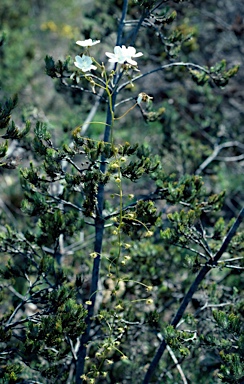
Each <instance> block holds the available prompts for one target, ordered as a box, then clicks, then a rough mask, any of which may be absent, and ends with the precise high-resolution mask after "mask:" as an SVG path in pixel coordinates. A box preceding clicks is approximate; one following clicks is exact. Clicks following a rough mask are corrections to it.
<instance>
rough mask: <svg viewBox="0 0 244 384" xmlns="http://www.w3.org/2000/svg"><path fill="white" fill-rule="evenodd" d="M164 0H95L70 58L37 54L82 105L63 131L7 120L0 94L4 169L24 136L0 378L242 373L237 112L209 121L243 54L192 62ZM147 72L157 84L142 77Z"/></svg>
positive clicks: (189, 38)
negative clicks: (80, 117)
mask: <svg viewBox="0 0 244 384" xmlns="http://www.w3.org/2000/svg"><path fill="white" fill-rule="evenodd" d="M165 3H168V2H167V1H166V2H162V1H153V2H152V1H150V2H148V1H133V2H128V1H126V0H124V1H116V2H112V3H111V4H106V3H101V2H99V1H95V2H94V7H93V8H92V9H91V10H90V20H92V18H93V19H96V20H95V21H96V22H95V23H92V22H91V23H90V24H89V23H88V24H86V25H85V27H84V30H83V31H82V33H83V36H84V38H85V40H84V41H83V45H82V48H80V47H79V51H78V48H77V47H76V48H77V50H76V51H75V48H72V49H74V52H75V53H74V54H77V55H79V56H78V57H80V61H79V63H80V67H79V66H75V65H74V60H73V59H71V57H67V58H66V59H65V60H57V61H56V60H55V59H54V58H53V57H52V56H50V55H47V56H46V59H45V63H46V73H47V75H48V76H50V77H51V78H52V79H55V80H54V81H56V88H57V89H62V92H63V95H64V96H65V95H66V91H67V98H69V97H70V94H72V95H73V96H74V95H75V98H78V99H79V103H80V106H81V107H82V106H83V105H84V104H87V103H88V104H89V106H90V109H91V112H92V113H91V114H89V117H88V118H87V119H86V121H85V122H84V124H81V125H78V126H74V127H73V131H72V132H71V133H69V132H66V135H63V136H62V135H61V134H60V132H58V133H57V134H55V132H52V129H50V126H49V125H48V124H47V123H44V122H40V121H35V122H34V121H33V122H32V127H31V123H30V122H26V123H25V124H24V126H22V127H21V128H18V127H17V125H16V124H15V123H14V121H13V120H12V119H11V112H12V111H13V109H14V108H15V107H16V104H17V98H16V97H13V98H12V99H8V100H6V101H4V102H3V103H2V104H1V106H0V127H1V129H3V135H2V136H1V137H2V139H3V142H2V144H1V147H0V156H1V158H2V159H3V160H2V161H1V170H3V171H2V172H3V173H2V175H1V177H2V178H4V177H5V175H6V173H4V172H6V169H13V172H14V168H15V167H16V162H14V161H13V160H12V159H11V158H10V159H9V156H8V148H9V147H11V148H12V154H13V155H12V156H13V158H14V153H15V152H16V151H17V150H19V149H21V150H22V152H21V153H22V155H21V160H20V161H21V166H20V167H19V174H20V176H19V180H20V185H21V188H22V193H23V198H22V197H21V203H20V207H21V213H20V212H19V211H18V212H17V213H16V212H14V213H11V214H10V213H9V210H8V209H7V208H6V207H7V205H5V209H2V210H1V216H0V229H1V231H0V238H1V244H0V253H1V258H2V263H1V270H0V278H1V303H2V310H1V319H0V338H1V340H0V355H1V360H0V379H1V382H3V383H34V382H36V383H43V384H44V383H45V384H49V383H60V384H61V383H76V384H80V383H86V382H87V383H114V382H120V383H143V384H146V383H149V382H150V383H157V382H164V383H177V382H182V381H183V382H199V383H206V380H208V382H211V383H221V382H223V383H241V382H242V381H243V376H244V362H243V338H244V335H243V325H242V324H243V299H242V296H241V293H242V290H243V281H242V280H241V273H242V271H243V268H244V265H243V236H244V235H243V231H242V230H241V223H242V220H243V215H244V213H243V208H242V210H240V213H239V215H238V214H237V211H238V210H239V209H240V208H241V203H240V198H241V196H242V195H241V192H240V184H239V176H240V169H239V162H240V161H241V160H242V159H243V158H242V154H241V150H242V149H243V145H242V144H241V142H240V135H239V126H236V128H235V129H233V131H231V132H228V134H227V133H224V134H220V125H221V124H222V123H223V120H222V119H223V114H222V110H221V108H222V106H221V96H219V94H218V92H219V90H217V88H216V87H220V89H221V90H222V88H223V87H224V86H226V85H227V84H228V82H229V81H230V82H231V81H233V79H232V78H233V76H235V75H236V74H237V72H238V68H239V65H238V64H234V65H232V67H229V66H228V68H227V64H226V61H225V60H224V59H222V60H219V61H218V62H217V63H211V65H205V64H195V61H194V60H193V61H192V60H191V54H193V55H195V54H196V52H197V49H198V45H197V30H196V28H194V27H192V26H190V25H188V24H187V23H186V19H185V18H186V16H185V15H187V13H188V12H190V11H189V9H188V8H187V7H186V6H185V5H184V2H181V1H174V2H169V4H165ZM178 3H179V4H178ZM181 3H182V4H181ZM193 3H194V2H193ZM193 5H194V4H193ZM95 15H96V17H95ZM114 15H116V17H113V16H114ZM177 15H179V16H177ZM86 17H88V12H87V14H86ZM178 17H179V21H178ZM181 19H183V22H181ZM117 20H119V21H117ZM49 27H50V25H49ZM115 31H117V35H116V37H115V34H114V33H115ZM90 37H96V38H97V39H101V40H102V41H101V44H99V45H97V44H98V42H97V41H96V42H94V43H93V42H92V40H91V41H90V40H88V39H90ZM111 42H112V43H111ZM78 45H80V44H78ZM93 45H94V46H93ZM128 45H130V46H134V45H136V47H137V51H139V52H137V51H136V50H134V49H129V48H128ZM101 46H102V47H103V48H100V47H101ZM113 46H117V47H118V46H119V47H122V48H121V49H120V50H118V49H117V50H116V49H115V50H114V53H111V51H112V49H111V47H113ZM149 46H150V49H149ZM144 47H145V50H144ZM81 51H82V52H81ZM140 51H142V52H140ZM136 52H137V53H136ZM107 53H108V54H107ZM142 53H143V55H142ZM188 55H189V59H188ZM179 56H180V61H177V60H178V57H179ZM76 57H77V56H76ZM111 57H112V58H113V59H114V61H115V63H113V64H112V65H111V60H110V63H109V62H108V61H107V60H108V58H110V59H111ZM82 58H83V60H86V66H84V67H83V66H82V65H83V64H82ZM87 58H88V59H89V60H87ZM197 59H199V58H198V57H197ZM135 60H136V64H134V62H135ZM112 61H113V60H112ZM116 61H117V62H116ZM76 62H77V59H76ZM197 62H200V61H199V60H197ZM89 66H90V70H89V69H87V67H89ZM94 67H95V68H96V69H94ZM138 68H139V69H138ZM140 71H141V72H140ZM155 74H160V77H164V78H165V80H164V83H163V84H165V85H167V86H165V89H162V87H161V85H160V86H158V85H157V87H155V92H154V90H153V87H152V88H151V89H150V87H149V89H148V90H147V89H145V87H146V86H147V79H148V78H150V79H151V78H153V76H154V75H155ZM141 80H143V82H142V81H141ZM194 83H196V84H194ZM141 84H143V88H142V86H141ZM171 84H176V85H177V87H175V86H174V85H172V86H171ZM181 90H183V91H182V94H181ZM145 91H147V92H149V94H147V93H145ZM70 92H71V93H70ZM215 92H216V94H215ZM151 94H153V95H154V96H153V97H152V96H151ZM155 99H156V102H154V100H155ZM162 99H163V100H162ZM192 99H194V100H196V102H195V104H196V105H197V107H198V108H199V107H200V111H199V110H198V111H197V113H193V110H192V104H193V103H192V102H191V100H192ZM172 100H173V102H172ZM69 102H70V100H69ZM128 105H129V106H128ZM126 106H127V107H126ZM98 108H100V111H101V112H100V113H101V114H100V115H99V116H101V117H103V120H102V121H100V120H99V121H97V119H96V111H97V110H98ZM84 110H85V111H84V113H85V112H86V110H87V107H86V106H84ZM94 116H95V117H94ZM125 117H126V120H127V123H124V120H125ZM69 124H70V123H69ZM93 124H96V125H98V126H101V128H102V129H103V138H101V137H100V134H99V135H96V132H93V130H92V127H93ZM226 124H227V123H226ZM31 128H32V129H31ZM143 133H145V136H146V138H145V139H144V138H143V137H142V136H143V135H142V134H143ZM61 136H62V137H61ZM124 138H126V139H125V140H124ZM134 138H136V141H137V142H136V143H135V142H134ZM221 151H226V156H225V157H221V156H220V155H219V154H220V152H221ZM230 158H231V159H232V160H230V161H231V163H232V164H234V165H233V169H234V171H235V172H236V175H237V176H238V177H236V180H235V182H236V186H235V187H234V191H235V197H233V196H232V195H231V193H232V192H233V191H231V188H230V186H229V185H228V182H226V183H225V185H227V190H226V191H224V188H222V184H221V180H224V179H225V177H226V170H225V169H224V165H225V164H226V163H228V161H229V159H230ZM226 159H228V160H226ZM237 196H240V198H239V199H237ZM230 202H231V204H232V206H233V205H234V209H233V210H232V214H230V213H229V212H228V210H227V209H226V206H228V204H229V205H230V206H231V204H230ZM233 216H234V218H233V219H232V220H230V219H231V218H232V217H233ZM12 217H14V221H12V220H11V218H12ZM15 223H17V225H15ZM166 350H167V352H168V353H167V355H166V354H165V355H164V352H165V351H166Z"/></svg>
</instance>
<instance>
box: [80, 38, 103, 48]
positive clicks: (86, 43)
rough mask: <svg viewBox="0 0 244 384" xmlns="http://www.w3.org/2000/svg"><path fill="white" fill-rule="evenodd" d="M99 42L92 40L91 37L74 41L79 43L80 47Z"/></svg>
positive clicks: (90, 45)
mask: <svg viewBox="0 0 244 384" xmlns="http://www.w3.org/2000/svg"><path fill="white" fill-rule="evenodd" d="M99 43H100V40H92V39H87V40H78V41H77V42H76V44H77V45H80V46H81V47H92V46H93V45H96V44H99Z"/></svg>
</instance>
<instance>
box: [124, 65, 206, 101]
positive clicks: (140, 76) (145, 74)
mask: <svg viewBox="0 0 244 384" xmlns="http://www.w3.org/2000/svg"><path fill="white" fill-rule="evenodd" d="M171 67H192V68H195V69H199V70H200V71H203V72H205V73H207V74H209V70H208V69H206V68H204V67H202V66H201V65H198V64H194V63H184V62H175V63H169V64H165V65H162V66H161V67H158V68H155V69H152V70H151V71H148V72H146V73H143V74H142V75H139V76H137V77H135V78H134V79H131V80H130V81H126V82H125V83H123V84H121V86H120V87H118V90H117V92H118V93H119V92H120V91H121V90H122V89H123V88H125V87H126V86H127V85H129V84H131V83H134V82H135V81H138V80H140V79H142V78H143V77H146V76H149V75H151V74H152V73H155V72H159V71H163V70H164V69H167V68H171Z"/></svg>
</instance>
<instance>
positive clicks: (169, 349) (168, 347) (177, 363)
mask: <svg viewBox="0 0 244 384" xmlns="http://www.w3.org/2000/svg"><path fill="white" fill-rule="evenodd" d="M166 348H167V350H168V352H169V354H170V356H171V358H172V360H173V362H174V363H175V366H176V368H177V369H178V371H179V374H180V376H181V378H182V381H183V383H184V384H187V383H188V382H187V380H186V377H185V374H184V372H183V370H182V368H181V366H180V364H179V362H178V360H177V358H176V356H175V354H174V352H173V351H172V349H171V348H170V346H169V345H167V346H166Z"/></svg>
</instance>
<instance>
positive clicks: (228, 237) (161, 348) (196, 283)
mask: <svg viewBox="0 0 244 384" xmlns="http://www.w3.org/2000/svg"><path fill="white" fill-rule="evenodd" d="M243 218H244V208H242V209H241V211H240V213H239V215H238V217H237V219H236V221H235V222H234V224H233V225H232V227H231V228H230V230H229V232H228V233H227V235H226V237H225V238H224V240H223V242H222V245H221V247H220V249H219V250H218V252H217V253H216V254H215V256H214V257H213V259H212V261H210V262H206V263H205V265H204V266H203V267H202V268H201V270H200V271H199V273H198V275H197V277H196V278H195V280H194V281H193V283H192V285H191V286H190V288H189V290H188V292H187V293H186V295H185V297H184V299H183V301H182V303H181V305H180V307H179V309H178V311H177V313H176V315H175V317H174V318H173V320H172V322H171V325H173V326H174V327H176V326H177V324H178V323H179V321H180V320H181V318H182V316H183V314H184V312H185V310H186V308H187V306H188V304H189V302H190V301H191V299H192V297H193V295H194V293H195V292H196V291H197V289H198V286H199V284H200V283H201V282H202V281H203V279H204V278H205V276H206V275H207V273H208V272H209V271H210V270H211V269H212V267H214V266H215V265H217V263H218V260H219V259H220V258H221V256H222V255H223V253H224V252H225V251H226V249H227V248H228V246H229V244H230V242H231V240H232V239H233V237H234V236H235V234H236V232H237V230H238V228H239V226H240V224H241V223H242V220H243ZM166 347H167V344H166V342H165V340H162V342H161V344H160V346H159V348H158V350H157V352H156V354H155V356H154V358H153V360H152V361H151V364H150V366H149V368H148V370H147V372H146V375H145V377H144V380H143V384H148V383H149V380H150V378H151V376H152V374H153V373H154V371H155V370H156V368H157V365H158V363H159V360H160V359H161V357H162V355H163V353H164V351H165V349H166Z"/></svg>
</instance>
